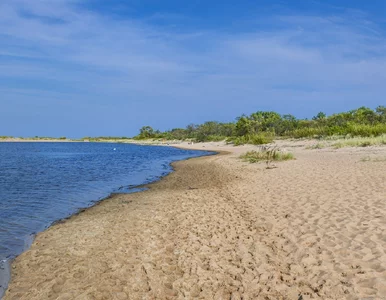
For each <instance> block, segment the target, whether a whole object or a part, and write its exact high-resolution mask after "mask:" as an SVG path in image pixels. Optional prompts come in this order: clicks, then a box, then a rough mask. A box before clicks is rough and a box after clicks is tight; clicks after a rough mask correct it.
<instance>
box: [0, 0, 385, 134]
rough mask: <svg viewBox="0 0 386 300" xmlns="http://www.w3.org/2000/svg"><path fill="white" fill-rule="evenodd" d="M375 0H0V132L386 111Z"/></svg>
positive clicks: (381, 6)
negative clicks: (263, 114)
mask: <svg viewBox="0 0 386 300" xmlns="http://www.w3.org/2000/svg"><path fill="white" fill-rule="evenodd" d="M385 12H386V1H383V0H372V1H363V0H342V1H339V0H334V1H332V0H327V1H326V0H324V1H312V0H303V1H300V0H287V1H284V0H283V1H273V0H270V1H268V0H262V1H259V0H255V1H243V0H239V1H230V0H221V1H220V0H212V1H210V0H206V1H203V0H190V1H180V0H174V1H168V0H131V1H118V0H110V1H102V0H34V1H31V0H1V1H0V104H1V110H0V113H1V117H0V135H13V136H34V135H39V136H68V137H82V136H100V135H114V136H132V135H135V134H136V133H137V132H138V129H139V128H140V127H141V126H142V125H150V126H153V127H154V128H157V129H161V130H166V129H171V128H173V127H184V126H185V125H187V124H189V123H201V122H204V121H208V120H218V121H224V122H226V121H232V120H234V118H235V117H236V116H239V115H241V114H243V113H246V114H249V113H252V112H254V111H257V110H275V111H278V112H280V113H283V114H286V113H291V114H294V115H296V116H297V117H308V118H310V117H312V116H313V115H315V114H316V113H318V112H319V111H324V112H326V113H328V114H330V113H333V112H339V111H343V110H349V109H353V108H356V107H359V106H362V105H366V106H369V107H372V108H375V107H376V106H377V105H385V104H386V98H385V95H386V34H385V31H386V15H385Z"/></svg>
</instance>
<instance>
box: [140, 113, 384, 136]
mask: <svg viewBox="0 0 386 300" xmlns="http://www.w3.org/2000/svg"><path fill="white" fill-rule="evenodd" d="M382 134H386V107H385V106H378V107H377V108H376V109H375V110H373V109H371V108H368V107H364V106H363V107H360V108H358V109H355V110H351V111H348V112H342V113H337V114H332V115H330V116H327V115H326V114H325V113H323V112H320V113H318V114H317V115H316V116H315V117H313V118H312V120H307V119H297V118H296V117H295V116H293V115H290V114H285V115H280V114H278V113H276V112H273V111H257V112H254V113H252V114H250V115H249V116H248V115H242V116H240V117H237V118H236V121H235V122H230V123H219V122H216V121H208V122H205V123H203V124H199V125H197V124H189V125H188V126H187V127H186V128H185V129H184V128H174V129H171V130H168V131H165V132H161V131H159V130H154V129H153V128H152V127H150V126H144V127H142V128H141V129H140V133H139V135H137V136H136V137H135V138H136V139H150V138H153V139H168V140H173V139H175V140H186V139H190V140H196V141H219V140H228V141H232V142H234V143H235V144H244V143H252V144H264V143H269V142H270V141H272V139H273V138H274V137H292V138H310V137H324V136H332V135H339V136H362V137H369V136H379V135H382Z"/></svg>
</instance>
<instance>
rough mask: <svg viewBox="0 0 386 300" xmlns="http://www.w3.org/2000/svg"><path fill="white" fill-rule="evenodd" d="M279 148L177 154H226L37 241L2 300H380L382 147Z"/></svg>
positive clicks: (385, 211) (179, 169)
mask: <svg viewBox="0 0 386 300" xmlns="http://www.w3.org/2000/svg"><path fill="white" fill-rule="evenodd" d="M279 145H280V146H281V147H284V148H287V150H289V151H291V152H292V153H294V155H295V157H296V160H291V161H287V162H280V163H276V166H277V168H274V169H266V168H265V164H264V163H258V164H249V163H246V162H243V161H241V160H240V159H239V158H238V157H239V155H240V154H242V153H244V152H246V151H247V150H251V149H256V147H254V146H241V147H232V146H227V145H223V144H221V143H207V144H197V145H188V144H181V145H180V146H181V147H186V148H191V149H193V148H198V149H204V150H215V151H227V152H223V153H221V154H219V155H216V156H209V157H202V158H195V159H190V160H187V161H181V162H177V163H175V164H174V167H175V169H176V171H175V172H173V173H172V174H170V175H168V176H167V177H165V178H164V179H163V180H161V181H159V182H157V183H154V184H151V185H150V189H149V190H147V191H144V192H140V193H135V194H121V195H115V196H113V197H111V198H110V199H107V200H105V201H102V202H101V203H100V204H99V205H97V206H94V207H92V208H90V209H87V210H85V211H84V212H82V213H80V214H78V215H76V216H73V217H72V218H70V219H68V220H65V221H64V222H61V223H59V224H56V225H54V226H52V227H50V228H49V229H48V230H46V231H45V232H42V233H40V234H38V235H37V237H36V239H35V241H34V243H33V245H32V246H31V248H30V249H29V250H28V251H26V252H25V253H23V254H22V255H20V256H19V257H18V258H17V259H16V260H15V261H14V263H13V265H12V280H11V282H10V285H9V289H8V291H7V293H6V295H5V297H4V299H6V300H10V299H28V300H33V299H39V300H41V299H60V300H65V299H119V300H122V299H218V300H219V299H232V300H236V299H299V298H302V299H386V205H385V201H386V172H385V171H386V147H378V148H376V147H372V148H370V147H368V148H344V149H339V150H334V149H331V148H328V149H317V150H306V149H304V148H305V147H304V145H299V143H291V142H287V141H281V142H280V143H279ZM300 295H301V297H300Z"/></svg>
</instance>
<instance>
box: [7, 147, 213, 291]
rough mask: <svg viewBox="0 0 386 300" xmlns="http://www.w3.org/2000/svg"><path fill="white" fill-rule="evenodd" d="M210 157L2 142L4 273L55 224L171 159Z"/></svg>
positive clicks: (154, 174) (127, 188)
mask: <svg viewBox="0 0 386 300" xmlns="http://www.w3.org/2000/svg"><path fill="white" fill-rule="evenodd" d="M206 154H209V153H208V152H204V151H189V150H180V149H176V148H171V147H158V146H139V145H131V144H110V143H0V261H3V266H1V265H0V272H1V271H2V270H1V269H3V273H4V272H6V270H4V261H6V260H8V259H10V258H13V257H15V256H17V255H18V254H20V253H21V252H22V251H24V250H25V248H26V247H28V246H29V244H30V243H31V241H32V238H33V236H34V234H35V233H37V232H39V231H42V230H44V229H45V228H47V227H48V226H49V225H50V224H52V223H53V222H55V221H57V220H59V219H62V218H65V217H68V216H70V215H71V214H73V213H75V212H77V211H78V210H79V209H81V208H85V207H89V206H91V205H93V204H94V203H95V202H96V201H99V200H101V199H103V198H105V197H107V196H109V195H110V194H111V193H117V192H118V193H119V192H131V191H135V186H137V185H140V184H143V183H148V182H152V181H155V180H157V179H159V178H160V177H161V176H164V175H166V174H168V173H169V172H171V170H172V169H171V167H170V163H171V162H172V161H176V160H182V159H185V158H189V157H196V156H201V155H206ZM3 277H4V276H3ZM0 285H1V280H0ZM3 285H4V284H3ZM3 288H4V287H3ZM0 298H1V287H0Z"/></svg>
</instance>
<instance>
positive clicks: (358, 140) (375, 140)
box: [332, 135, 386, 149]
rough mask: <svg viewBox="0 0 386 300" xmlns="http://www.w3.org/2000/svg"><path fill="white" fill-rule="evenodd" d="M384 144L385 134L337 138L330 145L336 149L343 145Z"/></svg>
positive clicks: (365, 145)
mask: <svg viewBox="0 0 386 300" xmlns="http://www.w3.org/2000/svg"><path fill="white" fill-rule="evenodd" d="M379 145H386V135H381V136H376V137H354V138H349V139H339V140H337V141H336V142H335V143H334V144H332V146H333V147H334V148H336V149H338V148H343V147H369V146H379Z"/></svg>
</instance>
